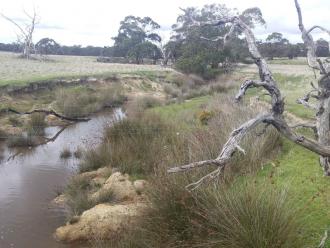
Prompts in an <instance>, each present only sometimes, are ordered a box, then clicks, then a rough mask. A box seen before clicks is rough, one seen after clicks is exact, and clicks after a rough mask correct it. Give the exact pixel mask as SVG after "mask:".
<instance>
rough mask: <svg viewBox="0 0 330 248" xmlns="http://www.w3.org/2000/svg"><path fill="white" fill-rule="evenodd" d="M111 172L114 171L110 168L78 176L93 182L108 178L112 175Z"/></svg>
mask: <svg viewBox="0 0 330 248" xmlns="http://www.w3.org/2000/svg"><path fill="white" fill-rule="evenodd" d="M111 170H112V169H111V168H110V167H102V168H100V169H98V170H96V171H89V172H84V173H81V174H79V175H77V176H78V177H82V178H86V179H89V180H92V179H94V178H107V177H108V176H109V175H111Z"/></svg>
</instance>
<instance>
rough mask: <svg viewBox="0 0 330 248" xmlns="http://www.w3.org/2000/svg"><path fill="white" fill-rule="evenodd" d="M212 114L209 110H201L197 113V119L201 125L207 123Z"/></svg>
mask: <svg viewBox="0 0 330 248" xmlns="http://www.w3.org/2000/svg"><path fill="white" fill-rule="evenodd" d="M213 116H214V113H213V112H211V111H207V110H203V111H201V112H200V113H199V114H198V120H199V121H200V123H201V124H202V125H207V124H208V122H209V120H210V119H211V118H212V117H213Z"/></svg>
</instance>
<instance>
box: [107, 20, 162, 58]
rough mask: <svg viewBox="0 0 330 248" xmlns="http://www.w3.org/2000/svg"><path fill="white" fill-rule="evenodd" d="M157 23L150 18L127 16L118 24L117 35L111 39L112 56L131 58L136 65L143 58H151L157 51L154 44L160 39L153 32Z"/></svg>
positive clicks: (157, 27) (157, 25)
mask: <svg viewBox="0 0 330 248" xmlns="http://www.w3.org/2000/svg"><path fill="white" fill-rule="evenodd" d="M159 28H160V26H159V24H158V23H156V22H155V21H153V20H152V19H151V18H150V17H144V18H140V17H135V16H127V17H125V19H124V20H123V21H121V22H120V27H119V31H118V35H117V36H116V37H113V40H114V41H115V44H114V46H113V55H114V56H117V57H133V58H134V59H135V62H136V63H141V61H143V58H144V57H146V56H147V57H149V58H153V56H154V55H155V54H160V51H157V50H158V48H157V46H155V45H153V44H155V43H159V42H161V37H160V36H159V35H158V34H157V33H156V32H155V31H156V30H157V29H159Z"/></svg>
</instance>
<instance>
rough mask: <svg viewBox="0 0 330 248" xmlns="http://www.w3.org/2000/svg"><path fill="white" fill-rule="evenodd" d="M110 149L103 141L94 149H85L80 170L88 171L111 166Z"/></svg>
mask: <svg viewBox="0 0 330 248" xmlns="http://www.w3.org/2000/svg"><path fill="white" fill-rule="evenodd" d="M109 150H110V149H109V148H108V145H107V144H106V143H103V144H102V145H100V146H98V147H96V148H94V149H91V150H87V151H85V152H84V153H83V159H82V161H81V162H80V164H79V171H80V172H87V171H93V170H97V169H99V168H102V167H105V166H110V161H111V155H110V153H109Z"/></svg>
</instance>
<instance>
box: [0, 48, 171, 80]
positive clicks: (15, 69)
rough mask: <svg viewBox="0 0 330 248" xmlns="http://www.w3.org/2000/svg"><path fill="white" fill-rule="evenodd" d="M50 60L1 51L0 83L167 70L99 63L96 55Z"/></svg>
mask: <svg viewBox="0 0 330 248" xmlns="http://www.w3.org/2000/svg"><path fill="white" fill-rule="evenodd" d="M48 57H49V61H38V60H30V61H28V60H25V59H19V58H18V54H14V53H8V52H0V65H1V66H0V85H5V84H12V83H15V84H25V83H28V82H34V81H41V80H47V79H54V78H60V77H77V76H93V75H96V76H97V75H107V74H111V73H132V72H141V71H166V70H170V69H166V68H163V67H161V66H159V65H132V64H108V63H99V62H96V57H86V56H84V57H83V56H62V55H50V56H48Z"/></svg>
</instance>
